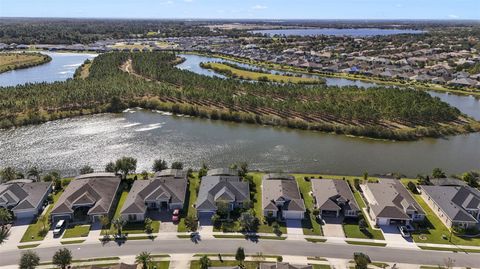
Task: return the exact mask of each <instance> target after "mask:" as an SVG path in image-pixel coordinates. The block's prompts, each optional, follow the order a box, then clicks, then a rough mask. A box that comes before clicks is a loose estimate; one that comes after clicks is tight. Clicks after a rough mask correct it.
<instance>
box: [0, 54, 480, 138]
mask: <svg viewBox="0 0 480 269" xmlns="http://www.w3.org/2000/svg"><path fill="white" fill-rule="evenodd" d="M178 61H179V58H178V57H177V56H176V55H175V54H173V53H162V52H139V53H127V52H115V53H107V54H102V55H99V56H98V57H97V58H96V59H95V60H94V61H93V63H92V64H91V65H90V67H89V75H88V77H87V78H86V79H81V78H79V79H70V80H68V81H66V82H56V83H38V84H27V85H19V86H15V87H6V88H0V127H2V128H8V127H12V126H20V125H25V124H35V123H41V122H45V121H48V120H55V119H60V118H65V117H71V116H76V115H85V114H93V113H102V112H120V111H122V110H123V109H125V108H127V107H143V108H146V109H157V110H164V111H171V112H174V113H181V114H188V115H192V116H198V117H204V118H210V119H212V120H226V121H234V122H246V123H252V124H267V125H275V126H285V127H290V128H299V129H308V130H316V131H324V132H334V133H338V134H348V135H356V136H366V137H373V138H382V139H396V140H413V139H418V138H420V137H439V136H444V135H451V134H460V133H467V132H472V131H478V130H479V129H480V128H479V123H478V122H476V121H474V120H473V119H470V118H468V117H467V116H465V115H463V114H461V113H460V111H459V110H458V109H456V108H453V107H451V106H449V105H448V104H446V103H444V102H442V101H441V100H440V99H438V98H433V97H431V96H430V95H428V94H427V93H425V92H422V91H417V90H413V89H402V90H400V89H392V88H385V87H377V88H370V89H360V88H356V87H343V88H338V87H327V86H325V85H315V86H309V87H306V86H302V85H295V84H285V85H277V84H272V83H266V82H258V83H251V82H240V81H238V80H234V79H221V78H212V77H207V76H202V75H198V74H195V73H192V72H190V71H185V70H180V69H177V68H175V67H174V64H175V63H178Z"/></svg>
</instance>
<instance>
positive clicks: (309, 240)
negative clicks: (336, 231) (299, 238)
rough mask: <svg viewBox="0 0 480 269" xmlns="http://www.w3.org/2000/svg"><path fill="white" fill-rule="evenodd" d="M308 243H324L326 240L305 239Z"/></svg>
mask: <svg viewBox="0 0 480 269" xmlns="http://www.w3.org/2000/svg"><path fill="white" fill-rule="evenodd" d="M305 240H307V241H308V242H311V243H325V242H327V239H319V238H305Z"/></svg>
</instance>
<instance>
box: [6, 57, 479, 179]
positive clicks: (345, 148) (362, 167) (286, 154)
mask: <svg viewBox="0 0 480 269" xmlns="http://www.w3.org/2000/svg"><path fill="white" fill-rule="evenodd" d="M82 56H84V54H82ZM188 57H189V58H188V59H187V61H186V62H184V63H183V64H182V65H181V66H180V67H181V68H184V69H189V70H192V71H198V72H210V71H208V70H204V69H201V68H200V67H199V66H198V64H199V63H200V62H202V61H205V59H202V58H199V57H200V56H195V55H188ZM60 58H61V59H63V57H60ZM84 59H85V58H83V57H79V58H77V61H76V62H71V64H72V65H73V64H75V65H79V64H81V63H82V62H83V61H84ZM210 61H212V59H210ZM51 64H53V65H57V66H56V68H61V67H64V65H66V64H63V62H62V61H52V63H51ZM36 68H40V67H35V68H32V69H31V70H33V69H36ZM52 68H53V67H52ZM64 68H66V67H64ZM57 70H58V69H57ZM56 74H57V75H56V76H55V74H51V77H52V78H53V80H62V79H64V78H63V76H61V75H63V74H60V73H59V72H57V73H56ZM204 74H207V73H204ZM3 75H5V74H2V75H0V79H1V77H2V76H3ZM44 75H45V76H50V75H49V74H44ZM208 75H214V74H213V72H212V73H208ZM24 81H28V80H24ZM347 81H349V82H348V83H352V81H350V80H347ZM353 82H355V81H353ZM367 86H368V85H367ZM431 94H432V95H434V96H438V97H439V98H441V99H442V100H444V101H446V102H448V103H450V104H452V105H454V106H456V107H458V108H459V109H460V110H462V111H463V112H464V113H467V114H469V115H471V116H473V117H475V118H477V119H480V102H479V101H478V99H475V98H473V97H470V96H457V95H452V94H443V93H435V92H432V93H431ZM121 156H133V157H135V158H137V159H138V171H142V170H150V167H151V165H152V162H153V160H154V159H156V158H165V159H166V160H167V161H169V162H172V161H177V160H178V161H183V162H185V165H186V166H187V167H194V168H196V167H199V166H200V165H201V163H202V162H203V161H205V162H206V163H208V164H209V165H210V166H212V167H213V166H226V165H229V164H231V163H232V162H235V161H247V162H248V163H249V164H250V165H251V167H252V168H256V169H262V170H270V171H304V172H323V173H344V174H361V173H363V172H364V171H369V172H370V173H371V174H373V173H387V172H402V173H404V174H407V175H411V176H415V175H416V174H417V173H425V172H429V171H431V170H432V169H433V168H435V167H441V168H443V169H445V170H446V171H447V173H449V174H450V173H458V172H463V171H466V170H470V169H478V168H479V163H478V160H479V159H480V134H470V135H461V136H454V137H449V138H448V139H423V140H420V141H414V142H391V141H376V140H369V139H360V138H352V137H346V136H341V135H330V134H323V133H316V132H308V131H299V130H289V129H283V128H273V127H265V126H256V125H248V124H232V123H225V122H220V121H210V120H203V119H195V118H188V117H177V116H171V115H166V114H165V113H160V112H150V111H145V110H128V111H125V112H124V113H122V114H117V115H113V114H102V115H94V116H85V117H78V118H73V119H65V120H59V121H54V122H48V123H45V124H41V125H36V126H25V127H21V128H17V129H12V130H3V131H0V165H1V166H8V165H11V166H16V167H18V168H27V167H29V166H30V165H37V166H39V167H41V168H42V169H43V170H52V169H58V170H60V171H61V172H62V173H63V174H64V175H75V174H77V173H78V169H80V167H81V166H83V165H85V164H89V165H91V166H93V167H95V168H96V169H97V170H102V169H103V167H104V165H105V164H106V163H107V162H109V161H112V160H115V159H117V158H119V157H121Z"/></svg>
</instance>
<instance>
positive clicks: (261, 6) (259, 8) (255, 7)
mask: <svg viewBox="0 0 480 269" xmlns="http://www.w3.org/2000/svg"><path fill="white" fill-rule="evenodd" d="M252 9H255V10H261V9H267V6H263V5H255V6H253V7H252Z"/></svg>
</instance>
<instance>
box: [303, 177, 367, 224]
mask: <svg viewBox="0 0 480 269" xmlns="http://www.w3.org/2000/svg"><path fill="white" fill-rule="evenodd" d="M312 192H313V198H314V201H315V207H316V208H318V210H319V211H320V215H321V216H322V218H323V217H332V216H333V217H337V218H338V217H340V216H341V215H343V216H345V217H358V213H359V212H360V207H359V206H358V204H357V202H356V201H355V197H354V196H353V193H352V190H351V189H350V186H349V185H348V183H347V182H346V181H345V180H335V179H312Z"/></svg>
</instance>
